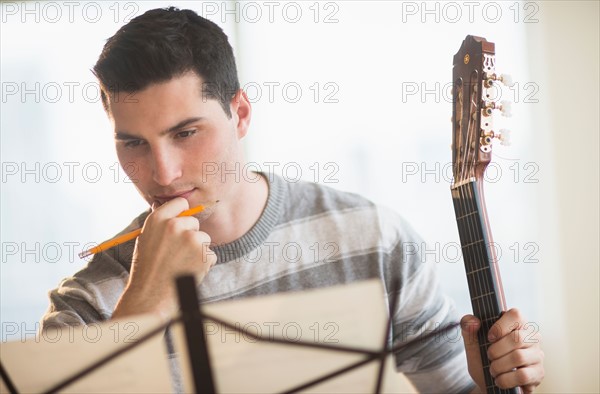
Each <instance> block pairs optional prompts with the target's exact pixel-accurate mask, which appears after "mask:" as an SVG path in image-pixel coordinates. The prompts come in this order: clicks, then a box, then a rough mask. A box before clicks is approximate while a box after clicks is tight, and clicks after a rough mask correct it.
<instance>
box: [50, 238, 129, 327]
mask: <svg viewBox="0 0 600 394" xmlns="http://www.w3.org/2000/svg"><path fill="white" fill-rule="evenodd" d="M134 246H135V240H132V241H129V242H127V243H124V244H122V245H119V246H118V247H116V248H113V249H110V250H108V251H106V252H102V253H98V254H97V255H95V256H94V258H93V259H92V260H91V261H90V263H89V264H88V265H87V267H85V268H84V269H82V270H81V271H79V272H77V273H76V274H75V275H73V276H72V277H69V278H66V279H63V280H62V281H61V282H60V284H59V285H58V287H57V288H56V289H53V290H51V291H50V292H49V298H50V305H49V307H48V309H47V311H46V313H45V314H44V316H43V317H42V319H41V329H42V330H43V329H45V328H47V327H50V326H65V325H69V326H72V325H82V324H91V323H95V322H100V321H104V320H108V319H110V317H111V316H112V312H113V310H114V308H115V306H116V304H117V301H118V300H119V298H120V297H121V294H122V293H123V291H124V289H125V286H126V284H127V281H128V279H129V269H130V266H131V255H132V253H133V248H134Z"/></svg>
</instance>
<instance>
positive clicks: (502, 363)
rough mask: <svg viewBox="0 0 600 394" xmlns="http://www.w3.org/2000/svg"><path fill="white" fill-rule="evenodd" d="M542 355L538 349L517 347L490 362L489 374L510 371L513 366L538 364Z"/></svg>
mask: <svg viewBox="0 0 600 394" xmlns="http://www.w3.org/2000/svg"><path fill="white" fill-rule="evenodd" d="M542 357H543V356H542V354H541V353H540V351H539V350H538V349H534V348H527V349H517V350H515V351H512V352H510V353H508V354H506V355H504V356H502V357H500V358H499V359H497V360H494V361H492V362H491V364H490V374H491V375H492V376H493V377H496V376H499V375H501V374H503V373H507V372H512V371H513V370H514V369H515V368H522V367H527V366H529V365H535V364H540V363H541V362H542Z"/></svg>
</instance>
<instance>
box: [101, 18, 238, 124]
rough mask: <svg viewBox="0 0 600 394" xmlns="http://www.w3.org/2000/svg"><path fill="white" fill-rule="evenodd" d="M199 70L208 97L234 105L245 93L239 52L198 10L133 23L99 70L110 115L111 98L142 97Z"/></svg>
mask: <svg viewBox="0 0 600 394" xmlns="http://www.w3.org/2000/svg"><path fill="white" fill-rule="evenodd" d="M190 71H193V72H195V73H196V74H197V75H198V76H199V77H201V78H202V80H203V82H204V83H203V86H202V95H203V97H206V98H211V99H216V100H218V101H219V102H220V104H221V107H223V110H224V111H225V113H226V114H227V116H229V117H231V111H230V109H229V103H230V101H231V98H232V97H233V96H234V95H235V93H236V92H237V91H238V90H239V88H240V83H239V80H238V76H237V69H236V65H235V58H234V56H233V50H232V48H231V45H229V42H228V41H227V36H226V35H225V33H224V32H223V30H222V29H221V28H220V27H219V26H217V25H216V24H215V23H213V22H211V21H209V20H208V19H205V18H203V17H201V16H199V15H198V14H196V13H195V12H194V11H192V10H180V9H178V8H175V7H169V8H160V9H154V10H150V11H147V12H145V13H144V14H142V15H140V16H138V17H136V18H134V19H132V20H131V21H130V22H129V23H128V24H126V25H125V26H123V27H121V28H120V29H119V31H117V33H116V34H115V35H114V36H112V37H111V38H109V39H108V41H107V42H106V44H105V45H104V49H103V50H102V53H101V54H100V57H99V58H98V61H97V62H96V65H95V66H94V68H93V71H92V72H93V73H94V75H95V76H96V77H97V78H98V80H99V82H100V88H101V97H102V104H103V105H104V109H105V110H106V111H107V112H109V111H110V108H109V101H108V94H110V93H113V94H114V93H119V92H138V91H140V90H143V89H145V88H146V87H148V86H149V85H151V84H154V83H161V82H166V81H169V80H170V79H172V78H174V77H178V76H181V75H183V74H185V73H187V72H190Z"/></svg>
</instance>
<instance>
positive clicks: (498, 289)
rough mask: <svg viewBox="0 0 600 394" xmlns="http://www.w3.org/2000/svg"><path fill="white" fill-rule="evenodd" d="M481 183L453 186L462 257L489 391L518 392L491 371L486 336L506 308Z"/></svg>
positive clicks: (471, 182)
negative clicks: (502, 386) (478, 323)
mask: <svg viewBox="0 0 600 394" xmlns="http://www.w3.org/2000/svg"><path fill="white" fill-rule="evenodd" d="M480 186H481V185H480V184H479V183H478V181H477V180H475V179H473V180H472V181H470V182H464V183H461V184H460V185H459V186H455V187H453V188H452V199H453V202H454V212H455V214H456V222H457V224H458V233H459V235H460V242H461V244H462V253H463V260H464V262H465V270H466V274H467V282H468V285H469V293H470V297H471V305H472V307H473V314H474V315H475V316H477V317H478V318H479V319H480V320H481V324H482V327H481V329H480V330H479V333H478V339H479V347H480V352H481V358H482V360H483V368H484V376H485V380H486V382H485V384H486V386H487V387H486V389H487V392H488V393H502V394H508V393H510V394H516V393H519V391H518V390H517V389H511V390H502V389H500V388H498V387H497V386H495V385H494V382H493V380H492V377H491V375H490V374H489V361H488V357H487V349H488V347H489V345H490V343H489V342H488V341H487V335H488V332H489V331H490V328H491V327H492V325H493V324H494V323H495V322H496V320H498V319H499V318H500V315H501V314H502V311H503V310H504V309H505V302H504V295H503V292H502V283H501V281H500V275H499V273H498V269H497V268H498V267H497V261H496V254H495V252H494V244H493V242H492V237H491V233H490V231H489V226H488V223H487V215H486V212H485V204H484V203H483V193H482V191H481V189H480Z"/></svg>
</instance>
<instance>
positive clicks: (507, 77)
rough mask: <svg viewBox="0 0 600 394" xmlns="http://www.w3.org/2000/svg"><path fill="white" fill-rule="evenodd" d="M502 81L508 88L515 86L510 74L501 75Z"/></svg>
mask: <svg viewBox="0 0 600 394" xmlns="http://www.w3.org/2000/svg"><path fill="white" fill-rule="evenodd" d="M499 79H500V81H502V83H503V84H504V85H506V86H508V87H511V86H513V85H514V84H515V81H513V79H512V76H511V75H509V74H502V75H500V78H499Z"/></svg>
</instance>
